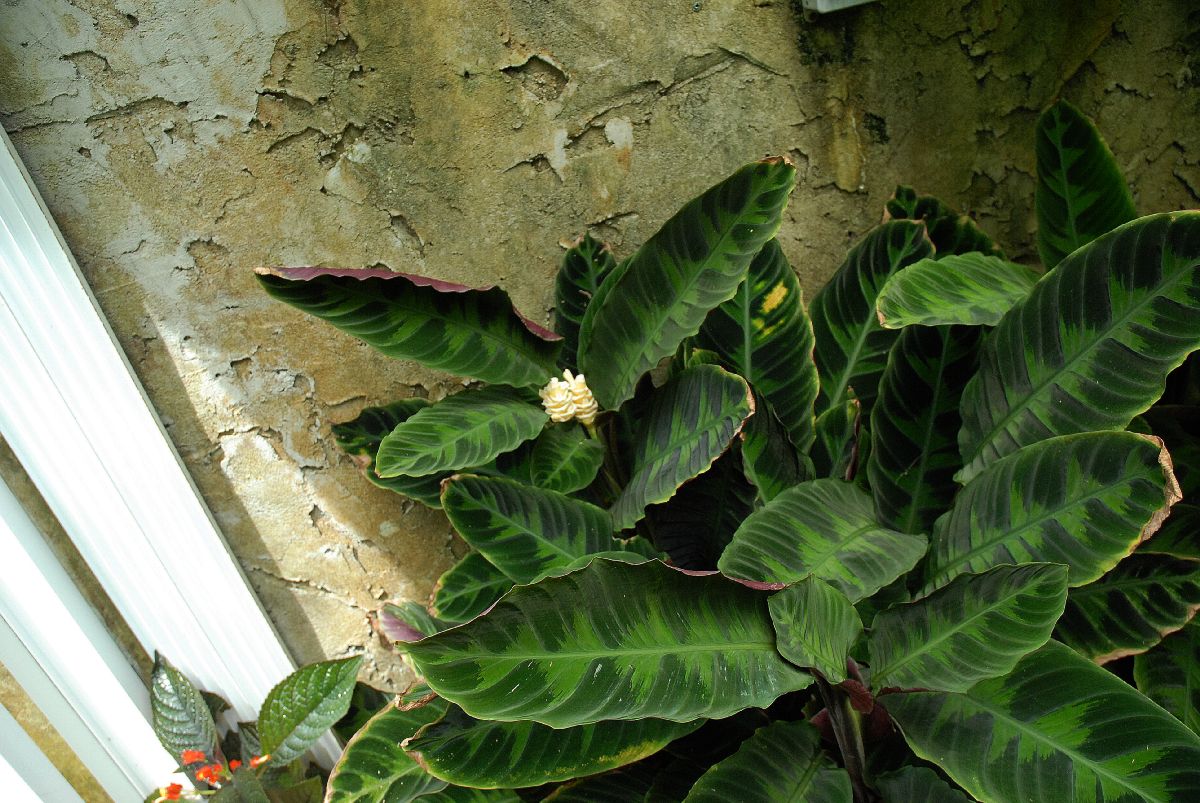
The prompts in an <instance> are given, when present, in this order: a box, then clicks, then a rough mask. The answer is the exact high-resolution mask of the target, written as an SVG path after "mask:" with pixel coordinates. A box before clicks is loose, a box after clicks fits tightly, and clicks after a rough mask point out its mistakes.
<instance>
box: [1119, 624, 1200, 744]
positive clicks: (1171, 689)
mask: <svg viewBox="0 0 1200 803" xmlns="http://www.w3.org/2000/svg"><path fill="white" fill-rule="evenodd" d="M1133 679H1134V680H1135V681H1137V687H1138V690H1139V691H1141V693H1142V694H1144V695H1146V696H1147V697H1149V698H1150V699H1151V700H1153V701H1154V702H1156V703H1158V704H1159V705H1161V706H1162V707H1163V708H1165V709H1167V711H1168V712H1169V713H1171V714H1173V715H1174V716H1175V718H1176V719H1178V720H1179V721H1180V722H1182V723H1183V724H1184V725H1187V726H1188V727H1189V728H1191V730H1192V732H1193V733H1200V622H1197V621H1196V620H1195V619H1193V620H1192V621H1191V622H1188V624H1187V625H1186V626H1185V627H1184V628H1183V629H1182V630H1180V631H1179V632H1177V633H1172V634H1171V635H1169V636H1167V637H1166V638H1165V639H1163V641H1162V643H1161V644H1159V645H1158V646H1157V647H1155V648H1154V649H1152V650H1150V651H1149V652H1144V653H1142V654H1140V655H1138V656H1136V657H1135V658H1134V659H1133Z"/></svg>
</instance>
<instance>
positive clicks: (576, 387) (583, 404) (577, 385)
mask: <svg viewBox="0 0 1200 803" xmlns="http://www.w3.org/2000/svg"><path fill="white" fill-rule="evenodd" d="M563 379H565V380H566V382H567V384H568V385H570V386H571V398H572V400H573V401H574V402H575V417H576V418H577V419H579V422H580V423H582V424H583V425H584V426H588V427H590V426H591V425H592V423H593V422H594V421H595V420H596V414H597V413H599V412H600V405H598V404H596V398H595V397H594V396H593V395H592V391H591V389H590V388H588V386H587V380H585V379H584V378H583V374H580V375H579V376H572V375H571V372H570V370H566V371H563Z"/></svg>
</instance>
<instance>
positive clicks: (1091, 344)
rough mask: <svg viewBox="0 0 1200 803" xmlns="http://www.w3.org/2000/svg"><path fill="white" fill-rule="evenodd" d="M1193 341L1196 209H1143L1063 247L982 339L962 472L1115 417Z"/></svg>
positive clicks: (1198, 339)
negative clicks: (1063, 253) (1064, 254)
mask: <svg viewBox="0 0 1200 803" xmlns="http://www.w3.org/2000/svg"><path fill="white" fill-rule="evenodd" d="M1197 348H1200V212H1174V213H1169V214H1162V215H1151V216H1150V217H1144V218H1141V219H1139V220H1136V221H1134V222H1132V223H1128V224H1126V225H1124V226H1122V227H1120V228H1119V229H1117V230H1116V231H1113V232H1110V233H1109V234H1106V235H1104V236H1103V237H1100V238H1099V239H1096V240H1093V241H1092V242H1091V243H1089V244H1088V245H1087V246H1085V247H1083V248H1081V249H1080V250H1078V251H1076V252H1074V253H1073V254H1071V256H1070V257H1068V258H1067V259H1064V260H1063V261H1062V262H1061V263H1060V264H1059V265H1058V267H1057V268H1055V269H1054V270H1053V271H1051V272H1050V273H1048V274H1047V275H1046V276H1045V277H1044V278H1043V279H1042V280H1041V281H1040V282H1038V283H1037V285H1036V286H1035V287H1034V288H1033V292H1031V293H1030V294H1029V296H1028V297H1027V298H1025V300H1023V301H1021V302H1019V303H1018V304H1017V305H1016V306H1015V307H1013V308H1012V309H1011V310H1009V311H1008V313H1007V314H1005V316H1004V318H1003V319H1001V321H1000V323H999V325H998V326H997V327H996V328H995V329H994V330H992V333H991V335H990V336H989V337H988V338H987V339H986V340H985V341H984V344H983V349H982V351H981V354H980V367H979V373H978V374H977V375H976V376H975V378H974V379H972V380H971V382H970V384H968V385H967V389H966V391H964V393H963V401H962V413H963V428H962V431H961V432H960V433H959V439H958V442H959V448H960V449H961V451H962V455H963V465H964V468H963V470H962V471H960V472H959V479H960V481H963V482H965V481H967V480H969V479H971V478H972V477H974V476H975V475H977V474H979V472H981V471H982V470H983V469H984V468H985V467H986V466H987V465H989V464H990V463H993V462H995V461H996V460H998V459H1000V458H1001V457H1003V456H1005V455H1007V454H1011V453H1013V452H1015V451H1016V450H1017V449H1019V448H1021V447H1022V446H1027V445H1029V444H1031V443H1035V442H1037V441H1040V440H1044V439H1046V438H1050V437H1053V436H1055V435H1066V434H1070V433H1074V432H1094V431H1097V430H1116V429H1124V428H1125V426H1126V425H1127V424H1128V423H1129V422H1130V420H1131V419H1133V417H1134V416H1136V415H1138V414H1139V413H1141V412H1143V411H1144V410H1146V409H1147V408H1149V407H1150V405H1151V404H1153V403H1154V401H1155V400H1156V399H1158V397H1159V396H1161V395H1162V393H1163V388H1164V386H1165V382H1166V378H1167V374H1169V373H1170V372H1171V370H1172V369H1173V368H1175V367H1176V366H1178V365H1180V364H1181V363H1182V362H1183V361H1184V358H1186V357H1187V355H1188V352H1190V351H1193V350H1195V349H1197Z"/></svg>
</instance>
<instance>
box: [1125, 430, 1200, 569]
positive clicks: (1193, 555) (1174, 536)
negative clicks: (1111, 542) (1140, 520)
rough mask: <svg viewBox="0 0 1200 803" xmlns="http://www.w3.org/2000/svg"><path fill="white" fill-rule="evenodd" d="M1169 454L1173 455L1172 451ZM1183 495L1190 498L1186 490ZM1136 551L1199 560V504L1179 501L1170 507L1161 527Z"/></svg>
mask: <svg viewBox="0 0 1200 803" xmlns="http://www.w3.org/2000/svg"><path fill="white" fill-rule="evenodd" d="M1171 454H1172V456H1174V452H1172V453H1171ZM1198 468H1200V466H1198ZM1180 484H1181V485H1182V483H1180ZM1183 496H1184V499H1190V498H1192V497H1190V496H1188V494H1187V491H1186V490H1184V494H1183ZM1138 553H1139V554H1143V553H1145V554H1154V555H1172V556H1174V557H1177V558H1183V559H1185V560H1198V561H1200V505H1189V504H1187V503H1180V504H1178V505H1176V506H1175V507H1173V508H1171V515H1170V516H1168V517H1167V520H1166V521H1164V522H1163V526H1162V528H1161V529H1160V530H1159V531H1158V532H1157V533H1155V534H1154V537H1153V538H1151V539H1150V540H1149V541H1147V542H1146V543H1144V544H1142V545H1141V546H1139V547H1138Z"/></svg>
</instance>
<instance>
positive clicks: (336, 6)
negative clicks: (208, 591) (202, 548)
mask: <svg viewBox="0 0 1200 803" xmlns="http://www.w3.org/2000/svg"><path fill="white" fill-rule="evenodd" d="M1198 32H1200V14H1198V13H1197V12H1196V11H1194V10H1192V8H1191V6H1190V4H1189V3H1187V2H1184V0H1174V1H1171V0H1154V2H1133V0H1128V1H1127V2H1118V0H1100V2H1082V0H1070V1H1069V2H1061V3H1043V2H1036V0H1026V2H1002V1H1001V0H975V1H974V2H968V1H967V0H912V1H911V2H899V0H892V2H886V1H885V2H882V3H878V4H873V5H868V6H863V7H860V8H857V9H854V10H851V11H847V12H844V13H841V14H837V15H832V16H829V17H826V18H818V19H811V20H810V19H806V18H805V17H804V16H803V15H801V14H799V13H798V12H797V11H796V9H794V8H793V7H792V4H791V3H788V2H784V1H783V0H776V1H772V0H737V1H736V2H735V1H734V0H723V1H721V2H718V1H717V0H704V1H703V2H692V0H687V1H686V2H674V1H672V2H659V1H658V0H655V2H633V3H631V2H627V0H592V2H588V3H576V2H564V1H563V0H507V1H506V2H501V1H499V0H472V1H471V2H453V1H452V0H413V2H408V3H403V4H398V3H394V2H386V1H385V0H328V1H327V2H318V1H317V0H311V1H305V0H254V2H251V1H250V0H243V1H241V2H233V1H231V2H220V3H181V2H170V0H159V1H158V2H154V0H139V1H138V2H134V1H133V0H70V1H68V0H16V2H15V3H14V2H10V3H8V4H6V5H4V6H3V7H2V8H0V74H3V75H5V76H7V78H6V80H5V81H4V82H3V86H0V122H3V124H4V126H5V128H6V129H7V130H8V131H9V132H10V134H11V135H12V137H13V140H14V142H15V143H16V145H17V147H18V150H19V151H20V153H21V155H22V157H23V158H24V159H25V161H26V163H27V165H28V167H29V169H30V172H31V173H32V174H33V176H34V178H35V180H36V182H37V184H38V186H39V187H40V189H41V191H42V193H43V195H44V196H45V198H46V200H47V203H48V204H49V206H50V208H51V210H52V211H53V212H54V214H55V217H56V219H57V220H58V223H59V225H60V226H61V228H62V229H63V232H64V234H65V235H66V238H67V240H68V242H69V244H70V246H71V248H72V249H73V251H74V253H75V254H76V256H77V257H78V259H79V261H80V263H81V265H82V267H83V269H84V272H85V273H86V275H87V277H88V279H89V281H90V282H91V285H92V288H93V290H94V291H95V293H96V296H97V298H98V300H99V302H100V304H101V306H102V307H103V308H104V311H105V312H106V313H107V315H108V316H109V318H110V320H111V321H112V324H113V326H114V329H115V330H116V332H117V334H118V337H119V338H120V340H121V342H122V344H123V345H124V347H125V349H126V350H127V352H128V354H129V356H130V359H131V361H132V362H133V364H134V367H135V369H136V370H137V371H138V373H139V375H140V377H141V379H142V381H143V383H144V384H145V385H146V387H147V389H148V391H149V393H150V395H151V397H152V399H153V400H154V402H155V404H156V405H157V407H158V409H159V411H160V412H161V414H162V416H163V418H164V420H165V421H166V423H167V426H168V429H169V431H170V433H171V436H172V437H173V438H174V440H175V443H176V444H177V446H178V448H179V450H180V452H181V454H182V455H183V457H184V460H185V462H186V463H187V465H188V467H189V468H190V470H191V471H192V473H193V474H194V476H195V478H196V481H197V483H198V485H199V487H200V488H201V490H202V492H203V493H204V495H205V497H206V499H207V500H208V503H209V505H210V506H211V507H212V509H213V511H214V513H215V514H216V517H217V519H218V521H219V522H220V523H221V525H222V527H223V528H224V530H225V532H226V534H227V535H228V537H229V540H230V543H231V545H232V547H233V549H234V551H235V553H236V554H237V556H238V558H239V559H240V560H241V562H242V564H243V566H244V567H245V569H246V571H247V573H248V575H249V577H250V579H251V581H252V583H253V584H254V586H255V588H256V589H257V591H258V592H259V594H260V595H261V596H262V599H263V600H264V602H265V604H266V605H267V607H268V609H269V610H270V611H271V612H272V614H273V615H274V616H275V618H276V620H277V623H278V625H279V627H280V630H281V632H282V633H283V634H284V637H285V638H286V640H287V641H288V643H289V645H290V647H291V648H292V650H293V651H294V652H295V653H296V655H297V657H298V658H300V659H301V660H313V659H316V658H319V657H322V656H335V655H341V654H344V653H346V652H348V651H354V650H358V649H360V648H362V647H363V646H367V647H368V648H369V649H370V650H372V652H375V653H376V654H377V655H379V656H380V660H379V661H378V663H376V664H373V665H372V668H371V669H370V670H369V671H370V679H373V680H375V681H376V682H380V683H398V682H401V681H402V680H403V678H404V675H403V670H401V669H400V668H399V665H398V662H397V661H395V659H394V658H392V657H388V656H385V655H384V654H383V653H381V652H379V645H378V644H377V643H376V642H375V640H374V638H373V636H372V635H371V632H370V630H369V627H368V625H367V619H366V614H367V612H368V611H369V610H371V609H372V608H373V607H375V606H376V605H377V604H378V603H379V602H380V601H381V600H384V599H388V598H418V599H419V598H423V597H424V596H425V595H427V594H428V593H429V591H430V588H431V586H432V583H433V582H434V580H435V579H436V577H437V576H438V575H439V574H440V573H441V572H442V571H443V570H444V569H446V568H448V567H449V566H450V565H451V564H452V562H453V560H454V553H455V551H456V550H457V549H459V547H458V546H457V545H456V544H455V542H454V540H453V536H452V534H451V532H450V529H449V527H448V525H447V524H446V522H445V520H444V519H443V518H442V516H441V515H440V514H438V513H435V512H430V511H427V510H425V509H423V508H421V507H419V506H413V505H411V504H409V503H406V502H403V501H401V500H400V499H398V498H396V497H393V496H390V495H389V494H387V493H386V492H384V491H380V490H378V489H375V488H372V487H371V486H370V485H368V484H367V483H366V482H365V481H363V480H362V479H361V478H360V477H359V475H358V474H357V472H356V470H355V469H354V467H353V466H352V464H351V463H350V461H349V460H347V459H345V458H344V457H342V456H340V455H339V454H338V453H337V451H336V449H335V448H334V447H333V445H332V441H331V439H330V437H329V428H330V425H331V424H332V423H336V422H339V421H343V420H346V419H349V418H351V417H353V416H354V415H355V414H356V413H357V412H358V411H359V410H361V409H362V408H363V407H364V406H365V405H368V404H372V403H378V402H383V401H387V400H390V399H393V398H397V397H401V396H408V395H421V396H430V397H439V396H441V395H443V394H445V393H447V392H451V391H453V390H454V389H455V388H456V387H458V386H459V385H458V383H457V382H456V381H455V380H453V379H452V378H448V377H446V376H442V375H438V374H436V373H432V372H429V371H426V370H423V369H421V368H419V367H418V366H415V365H412V364H407V363H403V362H391V361H388V360H385V359H383V358H382V357H380V356H378V355H376V354H373V353H372V352H370V351H369V350H368V349H366V348H365V347H363V346H361V345H359V344H357V343H356V342H354V341H352V340H351V339H350V338H347V337H344V336H342V335H340V334H338V333H337V332H335V331H333V330H332V329H329V328H328V327H325V326H323V325H320V324H318V323H316V322H314V321H310V320H307V319H305V318H304V317H303V316H301V315H300V314H298V313H295V312H293V311H291V310H289V309H285V308H283V307H281V306H280V305H277V304H274V303H272V302H270V301H269V300H268V299H267V298H266V297H265V296H264V295H263V294H262V293H261V292H259V291H258V289H257V288H256V286H255V284H254V282H253V281H252V278H251V269H252V268H253V267H254V266H256V265H273V264H323V265H347V266H358V265H375V264H381V265H387V266H389V267H392V268H397V269H404V270H408V271H414V272H419V273H425V274H428V275H432V276H436V277H439V278H443V279H448V280H453V281H459V282H464V283H499V284H502V285H504V286H505V287H506V288H508V289H509V290H510V292H511V293H512V295H513V296H514V298H515V299H516V301H517V303H518V305H519V306H520V307H521V308H522V310H524V311H525V312H526V313H527V314H528V315H530V316H531V317H533V318H535V319H538V320H548V311H549V308H550V305H551V285H552V277H553V274H554V271H555V270H556V266H557V260H558V258H559V255H560V248H559V246H558V242H559V241H560V240H561V239H564V238H570V237H572V236H574V235H577V234H580V233H582V231H584V230H585V229H587V230H590V231H592V232H593V233H594V234H595V235H597V236H599V237H601V238H603V239H606V240H609V241H610V242H612V243H613V245H614V246H615V247H616V248H617V250H618V252H628V250H629V249H630V248H632V247H633V246H635V245H636V244H638V243H639V242H641V241H642V240H643V239H644V238H645V237H646V236H648V235H649V234H650V233H652V232H653V231H654V230H655V228H656V227H657V226H658V225H659V224H660V223H661V222H662V221H663V220H664V219H665V218H666V217H667V215H668V214H669V213H670V212H671V211H672V210H673V209H674V208H676V207H677V206H678V205H679V204H680V203H681V202H682V201H684V200H685V199H687V198H688V197H690V196H691V195H693V194H695V193H696V192H698V191H700V190H701V189H703V188H704V187H706V186H707V185H709V184H711V183H712V182H714V181H715V180H717V179H718V178H720V177H721V176H723V175H724V174H726V173H728V172H729V171H731V170H732V169H733V168H735V167H736V166H738V165H739V164H741V163H743V162H745V161H748V160H751V159H754V158H758V157H761V156H763V155H766V154H773V153H787V154H789V155H790V156H791V157H792V158H793V159H794V160H795V161H796V162H797V164H798V166H799V168H800V183H799V187H798V189H797V191H796V193H795V195H794V196H793V199H792V205H791V207H790V209H789V212H788V220H787V222H786V224H785V226H784V228H783V231H782V234H781V241H782V243H783V246H784V249H785V251H786V252H787V254H788V256H789V257H790V258H791V260H792V262H793V265H794V266H795V267H796V270H797V272H798V273H799V275H800V277H801V280H802V281H803V283H804V286H805V287H806V289H807V290H808V291H809V292H810V293H811V292H812V291H813V290H815V289H816V287H817V286H818V285H819V284H820V282H821V281H823V280H824V279H825V278H826V277H828V276H829V275H830V273H831V272H832V271H833V270H834V268H835V267H836V266H837V264H838V261H839V259H840V256H841V254H842V253H843V252H844V251H845V249H846V247H847V246H848V244H849V243H851V242H852V241H854V240H855V239H856V238H857V237H858V236H859V235H860V234H861V233H862V232H863V231H864V230H866V229H867V228H868V227H869V226H871V225H872V224H873V223H874V222H876V221H877V220H878V218H879V215H880V211H881V208H882V203H883V201H884V199H886V197H887V196H888V195H889V194H890V192H891V190H892V189H893V187H894V185H895V184H896V183H898V182H907V183H912V184H915V185H917V186H918V187H919V188H920V189H922V190H923V191H926V192H931V193H936V194H939V195H941V196H943V197H944V198H945V199H946V200H948V201H950V202H953V203H956V204H959V205H961V206H963V207H964V208H967V209H969V210H971V211H972V212H973V213H975V214H976V215H977V216H978V217H979V218H980V219H981V221H982V222H983V224H984V225H985V227H987V228H988V229H989V230H990V231H992V232H993V233H994V234H995V235H996V236H997V237H998V238H999V239H1000V240H1001V241H1002V242H1003V243H1004V244H1005V245H1006V246H1008V248H1009V250H1010V253H1013V254H1016V255H1017V256H1018V257H1027V258H1032V254H1033V251H1032V249H1031V247H1030V245H1031V233H1032V227H1033V219H1032V194H1033V157H1032V132H1033V125H1034V121H1035V119H1036V116H1037V113H1038V111H1039V110H1040V109H1041V108H1043V107H1044V106H1045V105H1047V104H1048V103H1049V102H1051V101H1052V100H1053V99H1054V98H1055V97H1057V96H1060V95H1063V96H1066V97H1068V98H1070V99H1071V100H1073V101H1074V102H1076V103H1077V104H1078V105H1079V106H1080V107H1081V108H1082V109H1083V110H1084V111H1085V112H1087V113H1089V114H1092V115H1094V116H1095V117H1096V118H1097V119H1098V121H1099V123H1100V125H1101V127H1102V129H1103V130H1104V131H1105V132H1106V134H1107V135H1108V137H1109V140H1110V142H1111V144H1112V146H1113V149H1114V151H1115V152H1116V153H1117V154H1118V155H1119V157H1120V159H1121V161H1122V163H1123V165H1124V167H1125V168H1126V171H1127V174H1128V175H1129V177H1130V179H1131V181H1132V183H1133V185H1134V191H1135V197H1136V199H1137V201H1138V205H1139V208H1141V209H1144V210H1159V209H1167V208H1180V207H1184V206H1196V205H1197V204H1198V201H1200V132H1198V131H1197V128H1196V126H1195V120H1196V119H1198V116H1200V115H1198V113H1200V78H1198V77H1197V76H1198V75H1200V72H1197V70H1198V69H1200V65H1198V64H1197V63H1196V56H1195V52H1196V48H1195V43H1196V39H1197V37H1198V36H1200V33H1198Z"/></svg>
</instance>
